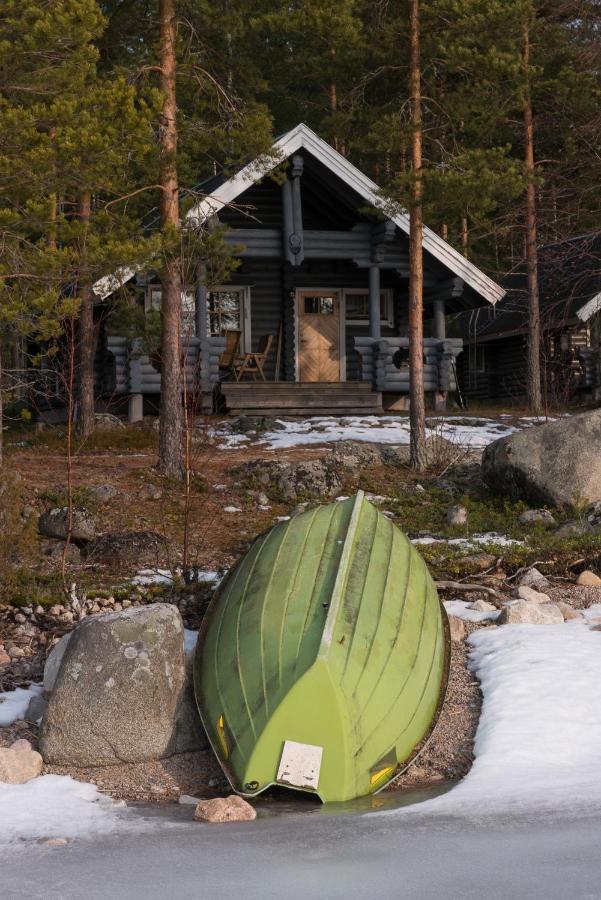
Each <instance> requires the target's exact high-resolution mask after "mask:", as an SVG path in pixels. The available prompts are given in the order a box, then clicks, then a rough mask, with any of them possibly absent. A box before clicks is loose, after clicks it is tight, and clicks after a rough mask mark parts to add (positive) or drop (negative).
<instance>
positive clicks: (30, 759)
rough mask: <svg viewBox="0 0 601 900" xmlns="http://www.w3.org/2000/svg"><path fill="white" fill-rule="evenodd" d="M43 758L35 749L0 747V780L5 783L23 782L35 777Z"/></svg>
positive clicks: (42, 763)
mask: <svg viewBox="0 0 601 900" xmlns="http://www.w3.org/2000/svg"><path fill="white" fill-rule="evenodd" d="M43 765H44V760H43V759H42V757H41V756H40V754H39V753H36V751H35V750H16V751H15V750H13V749H12V747H9V748H5V747H4V748H3V747H0V782H4V783H5V784H25V783H26V782H27V781H31V779H32V778H37V777H38V775H39V774H40V773H41V771H42V767H43Z"/></svg>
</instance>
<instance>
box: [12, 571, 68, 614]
mask: <svg viewBox="0 0 601 900" xmlns="http://www.w3.org/2000/svg"><path fill="white" fill-rule="evenodd" d="M0 595H1V597H2V601H3V602H4V603H10V604H11V605H12V606H44V607H49V606H54V604H55V603H60V601H61V600H62V599H63V596H64V595H63V587H62V582H61V579H60V577H59V576H58V575H57V574H50V575H45V574H42V573H36V572H31V571H30V570H23V569H12V570H6V569H5V570H3V571H2V572H0Z"/></svg>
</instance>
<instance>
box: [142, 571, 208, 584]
mask: <svg viewBox="0 0 601 900" xmlns="http://www.w3.org/2000/svg"><path fill="white" fill-rule="evenodd" d="M181 576H182V570H181V569H175V571H172V570H171V569H140V571H139V572H138V573H137V574H136V575H134V577H133V578H132V580H131V583H132V584H141V585H148V584H173V579H174V577H177V578H181ZM192 580H193V581H194V582H195V583H197V584H212V583H213V582H215V583H218V582H219V581H221V575H220V574H219V572H216V571H215V570H214V569H193V570H192Z"/></svg>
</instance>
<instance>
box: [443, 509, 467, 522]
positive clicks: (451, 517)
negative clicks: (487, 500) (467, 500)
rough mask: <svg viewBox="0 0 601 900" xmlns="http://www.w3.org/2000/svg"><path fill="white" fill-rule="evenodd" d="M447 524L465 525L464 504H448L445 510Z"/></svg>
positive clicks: (465, 511) (465, 510)
mask: <svg viewBox="0 0 601 900" xmlns="http://www.w3.org/2000/svg"><path fill="white" fill-rule="evenodd" d="M447 524H448V525H454V526H459V525H467V509H466V508H465V506H449V508H448V510H447Z"/></svg>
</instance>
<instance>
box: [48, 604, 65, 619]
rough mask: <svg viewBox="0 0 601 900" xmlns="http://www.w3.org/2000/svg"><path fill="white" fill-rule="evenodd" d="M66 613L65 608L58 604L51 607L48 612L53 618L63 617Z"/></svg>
mask: <svg viewBox="0 0 601 900" xmlns="http://www.w3.org/2000/svg"><path fill="white" fill-rule="evenodd" d="M64 611H65V607H64V606H61V605H60V604H58V603H57V604H56V606H51V607H50V609H49V610H48V612H49V613H50V615H51V616H62V614H63V613H64Z"/></svg>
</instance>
